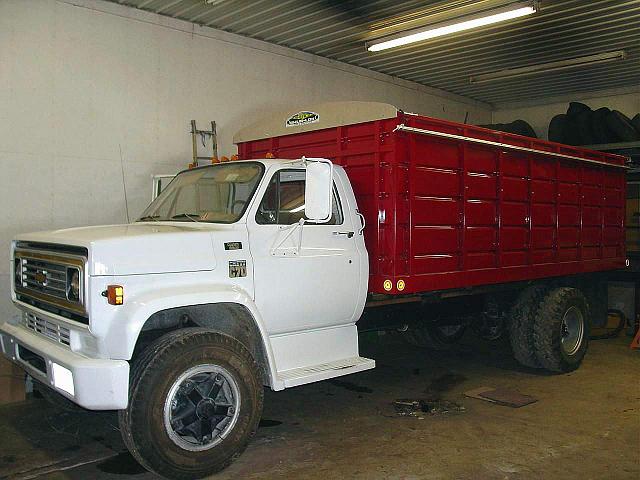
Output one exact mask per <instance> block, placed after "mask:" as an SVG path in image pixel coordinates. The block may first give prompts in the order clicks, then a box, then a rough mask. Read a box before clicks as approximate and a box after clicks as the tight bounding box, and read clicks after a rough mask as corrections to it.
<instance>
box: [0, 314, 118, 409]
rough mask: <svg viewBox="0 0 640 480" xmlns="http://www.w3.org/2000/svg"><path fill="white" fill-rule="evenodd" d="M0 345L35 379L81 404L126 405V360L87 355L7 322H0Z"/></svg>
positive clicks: (89, 406) (112, 406)
mask: <svg viewBox="0 0 640 480" xmlns="http://www.w3.org/2000/svg"><path fill="white" fill-rule="evenodd" d="M0 349H1V350H2V353H3V354H4V356H5V357H7V358H8V359H9V360H11V361H12V362H14V363H16V364H17V365H19V366H20V367H22V368H23V369H24V370H25V371H26V372H27V373H29V374H30V375H31V376H33V377H34V378H35V379H37V380H39V381H41V382H42V383H44V384H45V385H48V386H50V387H51V388H53V389H54V390H55V391H57V392H58V393H60V394H61V395H63V396H65V397H67V398H68V399H70V400H71V401H73V402H74V403H77V404H78V405H80V406H81V407H84V408H88V409H90V410H120V409H124V408H127V403H128V398H129V363H128V362H126V361H124V360H102V359H93V358H87V357H84V356H82V355H79V354H77V353H74V352H72V351H71V350H70V349H69V348H66V347H64V346H62V345H59V344H56V343H54V342H52V341H50V340H48V339H46V338H43V337H42V336H41V335H38V334H36V333H35V332H31V331H30V330H27V329H26V328H23V327H20V326H16V325H11V324H9V323H4V324H0ZM34 354H35V355H34ZM61 367H62V368H61ZM69 372H70V373H69ZM56 375H57V376H58V378H56Z"/></svg>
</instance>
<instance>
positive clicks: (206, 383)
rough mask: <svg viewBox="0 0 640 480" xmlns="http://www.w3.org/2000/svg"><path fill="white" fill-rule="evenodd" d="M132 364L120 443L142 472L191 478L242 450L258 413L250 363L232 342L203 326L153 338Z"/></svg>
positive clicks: (259, 391)
mask: <svg viewBox="0 0 640 480" xmlns="http://www.w3.org/2000/svg"><path fill="white" fill-rule="evenodd" d="M139 360H140V361H141V362H142V364H136V365H134V367H133V369H132V378H131V387H130V400H129V407H128V408H127V409H126V410H123V411H121V412H120V416H119V420H120V427H121V431H122V435H123V437H124V439H125V443H126V445H127V447H128V448H129V450H130V451H131V453H132V454H133V455H134V456H135V458H136V459H137V460H138V461H139V462H140V463H141V464H142V465H143V466H144V467H146V468H147V469H148V470H151V471H153V472H155V473H157V474H159V475H162V476H164V477H167V478H172V479H196V478H202V477H205V476H207V475H211V474H212V473H215V472H217V471H219V470H222V469H223V468H225V467H226V466H228V465H229V464H230V463H231V462H232V461H233V460H234V459H235V458H236V457H237V456H238V455H239V454H240V453H242V451H243V450H244V449H245V448H246V446H247V444H248V442H249V440H250V438H251V437H252V436H253V435H254V433H255V431H256V429H257V427H258V422H259V421H260V415H261V413H262V402H263V387H262V382H261V375H260V370H259V367H258V365H257V364H256V362H255V360H254V359H253V357H252V356H251V354H250V353H249V351H248V350H247V349H246V348H245V347H244V346H243V345H242V344H241V343H240V342H238V341H237V340H235V339H233V338H231V337H228V336H226V335H223V334H220V333H215V332H211V331H208V330H205V329H200V328H192V329H185V330H180V331H177V332H173V333H170V334H168V335H166V336H164V337H161V338H160V339H158V340H157V341H156V342H154V343H153V344H152V345H150V346H149V347H147V349H146V350H145V351H144V352H143V353H142V354H141V356H140V357H139Z"/></svg>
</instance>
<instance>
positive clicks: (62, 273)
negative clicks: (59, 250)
mask: <svg viewBox="0 0 640 480" xmlns="http://www.w3.org/2000/svg"><path fill="white" fill-rule="evenodd" d="M22 286H23V288H25V289H28V290H34V291H37V292H39V293H44V294H47V295H51V296H52V297H57V298H62V299H65V300H66V298H67V266H66V265H63V264H58V263H53V262H48V261H44V260H36V259H32V258H23V259H22Z"/></svg>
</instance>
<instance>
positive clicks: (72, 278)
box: [67, 268, 80, 302]
mask: <svg viewBox="0 0 640 480" xmlns="http://www.w3.org/2000/svg"><path fill="white" fill-rule="evenodd" d="M67 299H69V300H71V301H72V302H77V301H79V300H80V271H79V270H78V269H77V268H69V269H67Z"/></svg>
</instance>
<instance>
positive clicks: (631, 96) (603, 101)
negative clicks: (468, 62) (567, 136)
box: [493, 88, 640, 139]
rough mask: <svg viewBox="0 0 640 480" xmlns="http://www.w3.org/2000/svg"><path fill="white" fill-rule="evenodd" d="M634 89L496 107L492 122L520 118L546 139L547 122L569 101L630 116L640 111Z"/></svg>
mask: <svg viewBox="0 0 640 480" xmlns="http://www.w3.org/2000/svg"><path fill="white" fill-rule="evenodd" d="M634 90H636V91H634V92H632V93H625V94H617V95H616V94H608V95H601V96H590V97H587V98H579V97H578V98H570V99H566V100H563V101H557V102H554V103H547V104H544V105H535V106H523V107H515V108H498V109H497V110H496V111H494V112H493V122H494V123H509V122H511V121H513V120H517V119H519V118H521V119H523V120H526V121H527V122H529V123H530V124H531V126H532V127H533V129H534V130H535V131H536V133H537V134H538V137H539V138H544V139H546V138H547V134H548V130H549V122H550V121H551V119H552V118H553V117H554V116H555V115H558V114H560V113H566V111H567V107H568V106H569V102H570V101H577V102H582V103H584V104H586V105H589V106H590V107H591V108H592V109H594V110H595V109H597V108H601V107H608V108H610V109H611V110H619V111H621V112H622V113H624V114H625V115H627V116H628V117H630V118H631V117H633V116H634V115H635V114H636V113H638V112H640V88H638V89H634Z"/></svg>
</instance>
